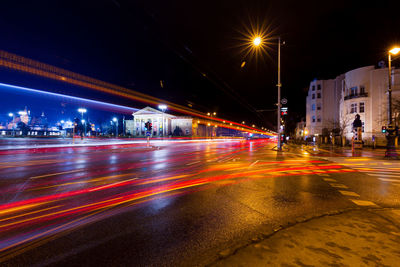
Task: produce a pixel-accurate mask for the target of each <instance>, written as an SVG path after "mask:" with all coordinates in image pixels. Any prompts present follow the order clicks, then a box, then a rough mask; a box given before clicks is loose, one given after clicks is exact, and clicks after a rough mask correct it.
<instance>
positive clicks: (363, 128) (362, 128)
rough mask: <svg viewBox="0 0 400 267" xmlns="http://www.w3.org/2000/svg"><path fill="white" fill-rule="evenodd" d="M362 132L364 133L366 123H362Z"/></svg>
mask: <svg viewBox="0 0 400 267" xmlns="http://www.w3.org/2000/svg"><path fill="white" fill-rule="evenodd" d="M362 132H364V122H362Z"/></svg>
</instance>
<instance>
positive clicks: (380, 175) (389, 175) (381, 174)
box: [366, 172, 400, 178]
mask: <svg viewBox="0 0 400 267" xmlns="http://www.w3.org/2000/svg"><path fill="white" fill-rule="evenodd" d="M366 173H367V174H368V175H371V176H378V177H398V178H400V175H399V174H383V173H368V172H366Z"/></svg>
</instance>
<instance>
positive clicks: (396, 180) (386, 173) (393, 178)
mask: <svg viewBox="0 0 400 267" xmlns="http://www.w3.org/2000/svg"><path fill="white" fill-rule="evenodd" d="M353 169H356V170H357V171H359V172H362V173H366V174H368V175H369V176H373V177H376V178H378V179H379V180H381V181H383V182H390V183H393V184H394V185H399V186H400V167H389V166H357V167H356V166H354V167H353Z"/></svg>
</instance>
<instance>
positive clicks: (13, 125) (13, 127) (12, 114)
mask: <svg viewBox="0 0 400 267" xmlns="http://www.w3.org/2000/svg"><path fill="white" fill-rule="evenodd" d="M8 117H12V135H13V136H15V116H14V113H12V112H10V113H8Z"/></svg>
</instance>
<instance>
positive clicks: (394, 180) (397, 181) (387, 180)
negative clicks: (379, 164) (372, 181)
mask: <svg viewBox="0 0 400 267" xmlns="http://www.w3.org/2000/svg"><path fill="white" fill-rule="evenodd" d="M378 179H379V180H381V181H384V182H395V183H400V180H396V179H387V178H378Z"/></svg>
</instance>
